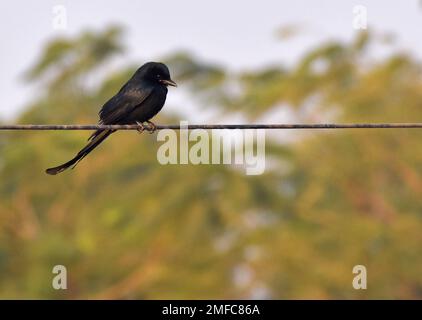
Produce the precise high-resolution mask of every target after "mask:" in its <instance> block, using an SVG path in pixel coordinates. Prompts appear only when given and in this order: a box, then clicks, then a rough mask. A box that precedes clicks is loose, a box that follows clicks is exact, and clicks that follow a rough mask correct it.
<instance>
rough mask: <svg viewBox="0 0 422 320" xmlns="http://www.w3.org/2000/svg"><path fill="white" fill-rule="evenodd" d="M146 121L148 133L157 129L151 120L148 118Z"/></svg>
mask: <svg viewBox="0 0 422 320" xmlns="http://www.w3.org/2000/svg"><path fill="white" fill-rule="evenodd" d="M147 123H148V129H147V130H148V132H149V133H150V134H151V133H154V132H155V131H157V126H156V125H155V123H154V122H151V121H149V120H148V121H147Z"/></svg>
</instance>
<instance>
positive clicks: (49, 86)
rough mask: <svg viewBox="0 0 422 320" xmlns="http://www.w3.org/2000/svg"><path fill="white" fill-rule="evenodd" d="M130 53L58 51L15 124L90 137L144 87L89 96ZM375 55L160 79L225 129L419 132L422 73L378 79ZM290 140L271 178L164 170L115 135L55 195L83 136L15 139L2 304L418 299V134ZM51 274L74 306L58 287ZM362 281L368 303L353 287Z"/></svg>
mask: <svg viewBox="0 0 422 320" xmlns="http://www.w3.org/2000/svg"><path fill="white" fill-rule="evenodd" d="M120 38H121V34H120V30H119V29H118V28H111V29H108V30H106V31H104V32H100V33H98V34H97V33H92V32H86V33H84V34H82V35H80V36H79V37H76V38H74V39H58V40H55V41H53V42H51V43H50V44H49V45H48V46H47V48H46V49H45V51H44V53H43V55H42V56H41V57H40V59H39V61H38V62H37V63H36V64H35V66H34V67H33V68H32V69H31V70H30V72H29V73H28V76H29V78H30V79H31V80H32V81H34V82H41V83H46V86H45V92H44V94H43V95H42V96H41V97H40V98H39V99H38V100H34V102H33V104H32V105H31V106H28V109H27V111H26V112H25V113H24V114H23V115H22V116H21V118H20V119H19V122H22V123H94V122H95V121H96V112H97V111H98V109H99V108H100V106H101V104H102V103H104V101H106V99H107V98H109V97H110V96H112V95H113V94H114V93H115V92H116V90H117V89H118V88H119V87H120V86H121V84H122V83H123V82H124V81H125V80H126V79H127V78H128V76H129V75H130V74H131V72H133V70H134V67H133V66H127V68H124V69H122V70H121V72H119V73H114V74H109V75H106V76H105V78H104V77H103V78H102V79H104V80H103V81H102V83H100V84H99V86H94V87H92V86H88V85H87V84H86V81H85V79H86V78H88V77H91V76H93V75H95V73H96V71H97V70H98V69H99V68H101V67H103V66H105V65H107V61H108V60H109V59H110V58H112V57H113V56H114V55H115V54H117V53H119V52H121V50H122V45H121V44H120ZM371 41H372V40H371V37H370V36H369V35H368V34H361V35H360V36H359V37H358V38H357V39H355V40H354V41H353V42H352V43H351V44H344V43H334V42H332V43H328V44H324V45H321V46H320V47H318V48H316V49H315V50H312V51H311V52H309V53H308V54H306V55H305V56H304V57H303V59H302V60H301V61H299V62H298V64H297V65H296V66H294V67H293V68H290V69H286V68H284V67H282V66H271V67H267V68H266V69H263V70H256V71H248V72H245V73H240V74H229V73H228V72H227V71H226V70H225V69H224V68H223V67H221V66H216V65H213V64H207V63H204V62H202V61H199V60H197V59H195V58H194V57H191V56H190V55H189V54H187V53H177V54H175V55H173V56H171V57H168V58H167V59H166V62H167V63H168V64H169V65H170V68H171V70H172V72H173V73H174V75H175V79H176V81H177V82H178V83H180V87H181V88H189V89H190V90H191V94H192V97H194V98H195V97H200V98H201V99H199V100H198V101H200V102H201V103H203V105H204V107H206V106H207V105H208V103H210V102H212V103H213V105H214V104H215V102H219V106H220V107H221V111H222V113H223V114H224V115H227V114H229V113H230V112H236V113H241V114H242V115H244V116H245V118H249V119H258V120H259V119H260V118H261V117H265V116H268V115H271V113H272V112H274V111H277V110H279V109H280V108H281V107H280V106H281V105H283V108H287V107H288V106H289V107H290V108H291V110H292V112H293V113H294V114H295V116H296V117H297V118H298V119H302V120H306V121H313V120H315V119H318V120H320V121H324V120H325V121H327V119H335V120H337V121H345V122H346V121H347V122H355V121H356V122H357V121H362V122H366V121H367V122H384V121H395V122H399V121H409V122H416V121H419V120H418V119H420V118H422V102H421V101H422V83H421V77H420V65H419V63H418V62H416V61H414V60H412V59H411V58H410V57H408V56H404V55H395V56H393V57H391V58H388V59H386V60H385V61H378V62H377V63H376V64H369V63H367V62H366V61H365V51H366V50H367V48H368V47H369V46H370V44H371ZM233 85H234V86H236V87H237V88H238V90H229V89H228V88H232V87H233ZM170 94H171V93H170ZM204 98H205V99H204ZM159 119H160V121H159V122H160V123H166V122H173V121H175V120H174V119H172V120H170V119H169V118H167V117H165V115H160V116H159ZM273 119H274V122H279V121H277V119H276V118H275V117H273ZM284 134H286V133H285V132H284V131H277V132H271V133H270V132H268V134H267V136H268V138H267V159H268V163H267V170H266V172H265V174H263V175H261V176H245V175H244V173H243V172H242V171H239V170H235V169H233V168H231V167H228V166H223V165H219V166H216V165H214V166H205V165H203V166H194V165H174V166H161V165H159V164H158V162H157V160H156V152H157V148H158V145H157V142H156V139H155V137H154V136H150V135H147V134H143V135H141V136H140V135H138V134H135V133H134V132H118V133H116V134H114V135H113V137H112V138H111V139H110V140H108V141H107V143H105V144H104V145H103V146H102V147H101V148H99V149H98V150H97V151H95V152H94V153H93V154H92V155H90V156H89V158H87V159H86V160H84V161H83V162H82V163H81V164H80V165H79V166H78V168H77V169H76V170H74V171H71V172H66V173H64V174H62V175H60V176H57V177H50V176H47V175H45V174H44V169H45V168H46V167H48V166H50V165H52V164H55V163H57V162H61V161H63V160H64V159H66V158H68V157H70V156H73V154H74V153H75V151H76V150H78V148H79V147H80V146H81V145H82V144H83V143H84V142H85V139H86V138H87V133H86V132H79V131H78V132H73V131H62V132H33V133H28V132H15V133H3V134H2V136H1V140H0V176H1V182H2V183H1V184H0V203H1V207H0V273H1V281H0V297H1V298H64V299H72V298H162V299H163V298H250V297H267V298H421V297H422V277H421V275H420V270H421V268H422V255H421V254H420V248H419V247H420V243H421V242H422V235H421V233H420V229H421V228H422V219H421V218H422V216H421V213H420V212H421V210H422V208H421V207H422V205H421V202H420V200H419V195H420V194H421V192H422V183H421V175H422V167H421V165H420V164H421V163H422V151H421V150H422V149H421V148H418V147H419V142H420V132H419V131H417V130H413V131H412V130H359V131H357V130H356V131H352V130H350V131H348V130H342V131H335V132H318V133H317V132H314V133H312V134H310V133H308V134H304V133H300V134H299V132H296V133H295V138H296V139H293V141H292V142H290V143H288V144H281V143H279V142H278V140H277V139H278V138H279V137H280V136H281V135H284ZM296 136H297V137H296ZM57 264H62V265H65V266H66V267H67V270H68V276H69V283H68V287H69V289H68V290H66V291H56V290H54V289H53V288H52V287H51V280H52V277H53V274H52V273H51V270H52V268H53V266H54V265H57ZM358 264H363V265H365V266H366V267H367V268H368V289H367V290H366V291H365V290H362V291H356V290H354V289H353V288H352V285H351V283H352V279H353V274H352V268H353V266H355V265H358Z"/></svg>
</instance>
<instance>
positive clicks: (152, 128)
mask: <svg viewBox="0 0 422 320" xmlns="http://www.w3.org/2000/svg"><path fill="white" fill-rule="evenodd" d="M146 123H148V125H145V124H143V123H141V122H139V121H136V124H137V125H138V129H136V130H137V131H138V132H139V133H142V132H144V131H145V130H146V131H148V132H149V133H150V134H152V133H154V132H155V131H157V126H156V125H155V124H154V123H153V122H151V121H146Z"/></svg>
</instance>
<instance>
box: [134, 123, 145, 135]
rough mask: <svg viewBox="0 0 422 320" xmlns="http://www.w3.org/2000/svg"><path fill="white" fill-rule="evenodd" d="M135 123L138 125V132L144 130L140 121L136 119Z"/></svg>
mask: <svg viewBox="0 0 422 320" xmlns="http://www.w3.org/2000/svg"><path fill="white" fill-rule="evenodd" d="M136 124H137V125H138V128H137V129H136V130H137V131H138V133H139V134H141V133H142V132H144V131H145V126H144V124H143V123H140V122H139V121H136Z"/></svg>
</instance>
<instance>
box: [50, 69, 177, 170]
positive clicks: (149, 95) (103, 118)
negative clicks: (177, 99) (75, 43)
mask: <svg viewBox="0 0 422 320" xmlns="http://www.w3.org/2000/svg"><path fill="white" fill-rule="evenodd" d="M167 86H176V83H175V82H174V81H173V80H172V79H171V78H170V72H169V69H168V68H167V66H166V65H165V64H163V63H159V62H148V63H146V64H144V65H143V66H142V67H140V68H139V69H138V70H137V71H136V72H135V74H134V75H133V76H132V78H130V79H129V81H128V82H127V83H126V84H125V85H124V86H123V87H122V88H121V89H120V91H119V92H118V93H117V94H116V95H115V96H114V97H112V98H111V99H110V100H108V101H107V102H106V103H105V104H104V105H103V107H102V108H101V110H100V112H99V115H100V121H99V123H100V124H105V125H111V124H138V125H139V128H140V129H139V131H140V132H142V131H143V130H144V129H145V127H144V125H143V123H144V122H147V123H148V124H149V126H148V130H155V125H154V124H153V123H152V122H150V121H149V120H150V119H151V118H152V117H154V116H155V115H156V114H157V113H158V112H160V110H161V108H162V107H163V105H164V102H165V101H166V96H167ZM114 131H115V130H105V129H99V130H97V131H95V132H94V133H93V134H92V135H91V137H90V138H89V139H88V141H89V143H88V144H87V145H86V146H85V148H83V149H82V150H81V151H79V152H78V154H77V155H76V156H75V157H74V158H73V159H72V160H70V161H68V162H66V163H64V164H62V165H60V166H57V167H54V168H50V169H47V170H46V172H47V173H48V174H53V175H54V174H57V173H60V172H62V171H64V170H66V169H67V168H69V167H72V168H74V167H75V166H76V165H77V164H78V162H79V161H81V160H82V159H83V158H84V157H86V156H87V155H88V153H90V152H91V151H92V150H94V149H95V148H96V147H97V146H98V145H99V144H100V143H101V142H103V141H104V140H105V139H106V138H107V137H108V136H109V135H110V134H112V133H113V132H114Z"/></svg>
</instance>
